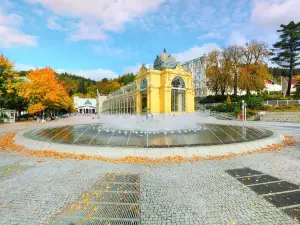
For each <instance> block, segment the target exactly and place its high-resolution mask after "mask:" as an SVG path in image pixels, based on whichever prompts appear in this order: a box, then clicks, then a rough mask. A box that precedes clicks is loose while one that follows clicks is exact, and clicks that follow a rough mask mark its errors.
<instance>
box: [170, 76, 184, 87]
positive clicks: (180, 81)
mask: <svg viewBox="0 0 300 225" xmlns="http://www.w3.org/2000/svg"><path fill="white" fill-rule="evenodd" d="M172 88H185V82H184V80H183V79H182V78H181V77H175V78H174V79H173V80H172Z"/></svg>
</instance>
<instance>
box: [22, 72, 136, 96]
mask: <svg viewBox="0 0 300 225" xmlns="http://www.w3.org/2000/svg"><path fill="white" fill-rule="evenodd" d="M19 74H20V76H26V75H27V74H28V71H20V72H19ZM135 76H136V75H135V74H133V73H128V74H124V75H122V76H120V77H117V78H115V79H107V78H104V79H102V80H101V81H99V82H97V81H95V80H91V79H88V78H84V77H80V76H77V75H74V74H70V73H56V77H57V79H58V80H59V81H60V83H61V84H62V85H63V86H64V87H65V89H66V90H67V92H68V94H69V96H74V95H78V96H80V97H92V98H94V97H96V95H97V89H98V90H99V92H100V93H101V94H109V93H111V92H113V91H115V90H117V89H119V88H120V87H122V86H124V85H127V84H128V83H131V82H133V81H134V80H135Z"/></svg>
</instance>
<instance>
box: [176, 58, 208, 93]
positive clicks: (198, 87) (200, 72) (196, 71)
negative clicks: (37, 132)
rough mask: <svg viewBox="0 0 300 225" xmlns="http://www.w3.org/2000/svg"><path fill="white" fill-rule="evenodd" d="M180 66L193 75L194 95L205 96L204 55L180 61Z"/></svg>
mask: <svg viewBox="0 0 300 225" xmlns="http://www.w3.org/2000/svg"><path fill="white" fill-rule="evenodd" d="M182 66H183V67H184V69H185V70H187V71H189V72H190V73H191V74H192V75H193V77H194V90H195V97H205V96H206V95H207V89H206V85H205V79H206V75H205V55H204V56H201V57H199V58H196V59H192V60H190V61H187V62H185V63H182Z"/></svg>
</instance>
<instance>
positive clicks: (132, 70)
mask: <svg viewBox="0 0 300 225" xmlns="http://www.w3.org/2000/svg"><path fill="white" fill-rule="evenodd" d="M141 66H142V64H137V65H135V66H126V67H125V68H124V69H123V74H125V73H134V74H137V73H138V72H139V70H140V68H141ZM145 66H146V67H147V68H153V65H152V64H145Z"/></svg>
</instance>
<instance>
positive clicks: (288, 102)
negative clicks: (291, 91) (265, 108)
mask: <svg viewBox="0 0 300 225" xmlns="http://www.w3.org/2000/svg"><path fill="white" fill-rule="evenodd" d="M264 103H265V105H273V106H275V105H277V106H279V105H300V100H268V101H264Z"/></svg>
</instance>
